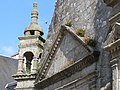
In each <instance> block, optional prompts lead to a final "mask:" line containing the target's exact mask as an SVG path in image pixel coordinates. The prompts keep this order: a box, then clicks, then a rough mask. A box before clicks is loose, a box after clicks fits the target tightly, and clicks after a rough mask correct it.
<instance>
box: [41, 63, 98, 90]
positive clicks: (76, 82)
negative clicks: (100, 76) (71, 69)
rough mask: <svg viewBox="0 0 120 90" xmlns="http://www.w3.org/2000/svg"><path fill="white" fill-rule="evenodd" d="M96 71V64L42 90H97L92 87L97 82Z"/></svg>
mask: <svg viewBox="0 0 120 90" xmlns="http://www.w3.org/2000/svg"><path fill="white" fill-rule="evenodd" d="M94 71H95V63H94V64H92V65H91V66H89V67H87V68H85V69H83V70H81V71H80V72H76V73H75V74H73V75H72V76H70V77H66V79H64V80H61V81H59V82H57V83H55V84H52V85H50V86H48V87H46V88H45V89H42V90H95V87H92V85H94V84H95V80H96V76H95V73H94ZM86 82H87V83H86ZM92 88H94V89H92Z"/></svg>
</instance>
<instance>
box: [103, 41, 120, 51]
mask: <svg viewBox="0 0 120 90" xmlns="http://www.w3.org/2000/svg"><path fill="white" fill-rule="evenodd" d="M104 49H105V50H106V51H109V52H110V53H114V52H116V51H119V50H120V39H118V40H116V41H115V42H113V43H111V44H109V45H107V46H105V47H104Z"/></svg>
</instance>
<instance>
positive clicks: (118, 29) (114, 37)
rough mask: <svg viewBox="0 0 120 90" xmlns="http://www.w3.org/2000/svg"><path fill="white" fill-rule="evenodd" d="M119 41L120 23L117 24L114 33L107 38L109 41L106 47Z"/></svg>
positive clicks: (114, 26)
mask: <svg viewBox="0 0 120 90" xmlns="http://www.w3.org/2000/svg"><path fill="white" fill-rule="evenodd" d="M118 39H120V23H119V22H116V23H115V24H114V25H113V27H112V31H111V32H110V33H109V34H108V36H107V40H106V41H105V45H108V44H110V43H113V42H115V41H116V40H118Z"/></svg>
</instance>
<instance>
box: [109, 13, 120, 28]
mask: <svg viewBox="0 0 120 90" xmlns="http://www.w3.org/2000/svg"><path fill="white" fill-rule="evenodd" d="M109 22H110V24H111V26H113V25H114V24H115V23H116V22H120V12H119V13H117V14H116V15H114V16H112V17H111V18H110V19H109Z"/></svg>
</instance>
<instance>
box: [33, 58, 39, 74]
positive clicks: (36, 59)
mask: <svg viewBox="0 0 120 90" xmlns="http://www.w3.org/2000/svg"><path fill="white" fill-rule="evenodd" d="M37 69H38V58H36V57H34V58H33V62H32V71H31V73H32V74H35V73H37Z"/></svg>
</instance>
